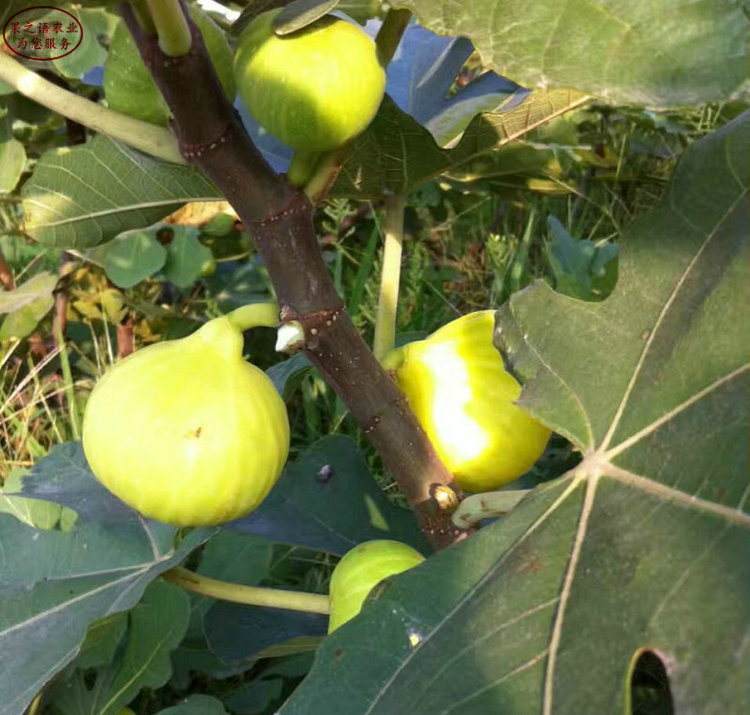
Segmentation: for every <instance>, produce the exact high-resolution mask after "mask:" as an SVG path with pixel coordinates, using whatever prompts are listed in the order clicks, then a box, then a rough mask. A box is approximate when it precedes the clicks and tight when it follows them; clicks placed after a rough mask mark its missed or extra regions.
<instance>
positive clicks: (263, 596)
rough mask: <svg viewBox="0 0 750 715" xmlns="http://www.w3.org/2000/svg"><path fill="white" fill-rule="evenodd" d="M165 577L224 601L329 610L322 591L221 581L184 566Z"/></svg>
mask: <svg viewBox="0 0 750 715" xmlns="http://www.w3.org/2000/svg"><path fill="white" fill-rule="evenodd" d="M164 578H166V579H167V580H169V581H172V582H173V583H176V584H177V585H178V586H182V587H183V588H185V589H187V590H188V591H193V592H195V593H200V594H201V595H203V596H210V597H211V598H218V599H220V600H222V601H232V602H233V603H244V604H245V605H248V606H265V607H266V608H284V609H287V610H289V611H303V612H304V613H322V614H328V613H330V607H329V603H328V596H325V595H323V594H318V593H304V592H302V591H283V590H281V589H278V588H261V587H258V586H243V585H241V584H238V583H229V582H228V581H219V580H218V579H215V578H209V577H208V576H202V575H201V574H197V573H195V572H193V571H188V570H187V569H185V568H182V567H181V566H178V567H176V568H174V569H172V570H171V571H167V572H166V573H165V574H164Z"/></svg>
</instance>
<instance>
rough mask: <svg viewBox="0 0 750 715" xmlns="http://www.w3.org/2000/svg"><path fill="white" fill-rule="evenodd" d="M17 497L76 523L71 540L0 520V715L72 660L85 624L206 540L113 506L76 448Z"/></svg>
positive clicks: (45, 463)
mask: <svg viewBox="0 0 750 715" xmlns="http://www.w3.org/2000/svg"><path fill="white" fill-rule="evenodd" d="M22 494H23V496H25V497H33V498H41V499H45V500H51V501H55V502H57V503H60V504H64V505H65V506H69V507H70V508H72V509H74V510H75V511H76V512H77V513H78V519H77V520H76V522H75V525H74V526H73V528H72V529H71V530H70V531H66V532H62V531H42V530H39V529H35V528H33V527H30V526H28V525H26V524H24V523H22V522H20V521H18V520H17V519H16V518H15V517H13V516H11V515H9V514H0V544H2V547H1V548H0V693H2V694H3V697H2V698H1V699H0V713H2V715H17V714H18V713H20V712H22V711H23V709H24V707H25V706H26V705H28V703H29V702H30V701H31V699H32V698H33V697H34V695H35V694H36V693H37V692H38V691H39V690H40V689H41V688H42V686H43V685H44V684H45V683H46V682H47V681H49V679H50V678H51V677H52V676H53V675H54V674H55V673H57V672H58V671H59V670H61V669H62V668H63V667H64V666H65V665H66V664H67V663H69V662H70V661H71V660H73V658H74V657H75V655H76V654H77V653H78V651H79V649H80V647H81V643H82V641H83V639H84V636H85V635H86V629H87V628H88V626H89V624H90V623H92V622H93V621H95V620H97V619H99V618H103V617H105V616H107V615H110V614H112V613H117V612H119V611H124V610H127V609H129V608H132V607H133V606H134V605H135V604H136V603H137V602H138V600H139V599H140V597H141V596H142V594H143V591H144V589H145V588H146V586H148V584H149V583H151V582H152V581H153V580H154V579H155V578H157V576H158V575H159V574H160V573H162V572H164V571H166V570H167V569H169V568H171V567H172V566H174V565H176V564H177V563H179V562H180V561H181V560H182V559H184V558H185V556H186V555H187V554H188V553H189V552H190V551H191V550H192V549H194V548H195V547H196V546H198V545H200V544H201V543H202V542H203V541H205V540H206V539H207V538H208V537H209V536H210V535H211V533H212V530H209V529H196V530H194V531H192V532H191V533H189V534H188V535H187V536H185V538H184V539H183V540H182V541H178V539H177V537H178V533H177V529H176V528H175V527H172V526H167V525H166V524H160V523H158V522H154V521H147V520H145V519H143V518H142V517H140V516H139V515H138V514H137V513H136V512H134V511H133V510H131V509H129V508H128V507H126V506H125V505H124V504H122V502H120V501H119V500H117V499H116V498H115V497H113V496H111V495H110V494H109V492H108V491H107V490H106V489H105V488H104V487H103V486H101V485H100V484H99V482H97V481H96V479H95V478H94V476H93V475H92V474H91V472H90V471H89V469H88V466H87V465H86V461H85V459H84V457H83V451H82V449H81V447H80V445H79V444H78V443H71V444H64V445H61V446H59V447H56V448H55V449H54V450H53V451H52V452H51V453H50V455H49V457H47V458H45V459H43V460H41V461H40V462H39V463H38V464H37V465H36V466H35V467H34V468H33V469H32V470H31V474H30V475H29V476H28V477H26V478H25V479H24V480H23V492H22Z"/></svg>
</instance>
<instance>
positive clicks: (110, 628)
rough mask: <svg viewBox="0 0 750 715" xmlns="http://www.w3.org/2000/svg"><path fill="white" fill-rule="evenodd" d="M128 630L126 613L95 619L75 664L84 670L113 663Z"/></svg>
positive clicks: (87, 632)
mask: <svg viewBox="0 0 750 715" xmlns="http://www.w3.org/2000/svg"><path fill="white" fill-rule="evenodd" d="M127 630H128V616H127V614H126V613H115V614H113V615H111V616H107V617H106V618H100V619H99V620H98V621H94V622H93V623H92V624H91V625H90V626H89V628H88V630H87V631H86V638H85V640H84V641H83V643H82V644H81V651H80V653H79V654H78V656H77V657H76V659H75V665H76V667H78V668H81V669H82V670H85V669H86V668H101V667H103V666H105V665H109V664H110V663H112V661H113V660H114V657H115V653H116V651H117V648H118V646H119V645H120V642H121V641H122V639H123V637H124V636H125V633H126V632H127Z"/></svg>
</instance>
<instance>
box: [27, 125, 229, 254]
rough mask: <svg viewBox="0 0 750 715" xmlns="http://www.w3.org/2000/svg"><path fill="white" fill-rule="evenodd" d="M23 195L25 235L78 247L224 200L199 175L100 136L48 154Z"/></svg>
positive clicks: (38, 166) (36, 169) (48, 244)
mask: <svg viewBox="0 0 750 715" xmlns="http://www.w3.org/2000/svg"><path fill="white" fill-rule="evenodd" d="M21 196H22V198H23V208H24V214H25V229H26V232H27V233H28V234H30V235H31V236H32V238H34V239H35V240H37V241H39V243H43V244H44V245H46V246H55V247H60V248H74V249H81V248H89V247H90V246H96V245H97V244H99V243H102V242H103V241H107V240H109V239H110V238H114V237H115V236H116V235H117V234H119V233H122V232H123V231H127V230H129V229H134V228H142V227H143V226H149V225H151V224H152V223H155V222H156V221H158V220H159V219H162V218H164V217H165V216H167V215H168V214H170V213H172V212H173V211H175V210H176V209H178V208H179V207H180V206H182V204H184V203H186V202H187V201H201V200H208V201H215V200H218V199H220V198H221V195H220V194H219V192H218V191H217V189H216V188H215V187H214V186H213V184H211V183H210V182H209V181H208V180H207V179H206V178H205V177H204V176H203V174H201V173H200V172H199V171H198V170H196V169H194V168H192V167H189V166H183V165H181V164H170V163H169V162H166V161H159V160H158V159H154V158H153V157H150V156H147V155H146V154H142V153H140V152H138V151H136V150H135V149H132V148H130V147H128V146H125V145H124V144H120V143H118V142H116V141H114V140H112V139H109V138H108V137H105V136H101V135H100V136H96V137H94V139H92V140H91V141H90V142H87V143H86V144H84V145H82V146H77V147H74V148H72V149H69V148H65V149H55V150H52V151H49V152H47V153H46V154H44V155H43V156H42V158H41V159H40V160H39V162H38V163H37V164H36V166H35V168H34V173H33V174H32V175H31V178H30V179H29V180H28V181H27V182H26V183H25V184H24V186H23V189H22V191H21Z"/></svg>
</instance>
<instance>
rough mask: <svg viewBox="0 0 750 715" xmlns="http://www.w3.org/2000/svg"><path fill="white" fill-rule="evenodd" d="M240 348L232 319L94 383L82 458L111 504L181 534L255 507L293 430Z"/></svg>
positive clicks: (151, 351) (146, 353)
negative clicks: (107, 492)
mask: <svg viewBox="0 0 750 715" xmlns="http://www.w3.org/2000/svg"><path fill="white" fill-rule="evenodd" d="M242 343H243V341H242V334H241V333H240V332H239V331H238V330H237V329H236V328H234V327H233V326H232V324H231V323H230V321H229V319H228V318H226V317H223V318H216V319H214V320H211V321H209V322H208V323H206V324H205V325H204V326H203V327H202V328H200V329H199V330H197V331H196V332H195V333H193V334H192V335H190V336H188V337H186V338H183V339H181V340H171V341H165V342H162V343H157V344H154V345H150V346H148V347H146V348H143V349H141V350H138V351H137V352H135V353H133V354H132V355H130V356H129V357H127V358H125V359H124V360H123V361H122V362H120V363H118V364H117V365H115V366H114V367H113V368H112V369H111V370H110V371H109V372H108V373H107V374H105V375H104V377H103V378H102V379H101V380H100V381H99V382H98V383H97V385H96V387H95V388H94V390H93V392H92V393H91V396H90V397H89V400H88V403H87V405H86V412H85V415H84V421H83V449H84V452H85V454H86V459H87V460H88V463H89V465H90V467H91V470H92V471H93V472H94V474H95V475H96V477H97V478H98V479H99V480H100V481H101V482H102V483H103V484H104V485H105V486H106V487H107V488H108V489H109V490H110V491H111V492H112V493H113V494H115V495H116V496H118V497H119V498H120V499H122V501H124V502H125V503H126V504H128V505H129V506H131V507H132V508H134V509H136V510H137V511H139V512H141V513H142V514H143V515H145V516H147V517H150V518H153V519H158V520H159V521H163V522H166V523H169V524H175V525H179V526H210V525H215V524H222V523H225V522H228V521H232V520H233V519H237V518H239V517H241V516H244V515H245V514H247V513H249V512H250V511H252V510H253V509H254V508H255V507H257V506H258V504H260V502H261V501H262V500H263V499H264V498H265V496H266V495H267V494H268V492H269V491H270V489H271V487H272V486H273V485H274V484H275V482H276V480H277V479H278V478H279V476H280V474H281V470H282V468H283V466H284V463H285V461H286V458H287V454H288V451H289V422H288V418H287V413H286V408H285V406H284V403H283V401H282V400H281V398H280V397H279V395H278V393H277V392H276V389H275V388H274V386H273V383H272V382H271V380H270V379H269V378H268V377H267V376H266V374H265V373H264V372H263V371H262V370H260V369H258V368H257V367H255V366H254V365H251V364H250V363H247V362H245V361H244V360H243V359H242Z"/></svg>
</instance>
